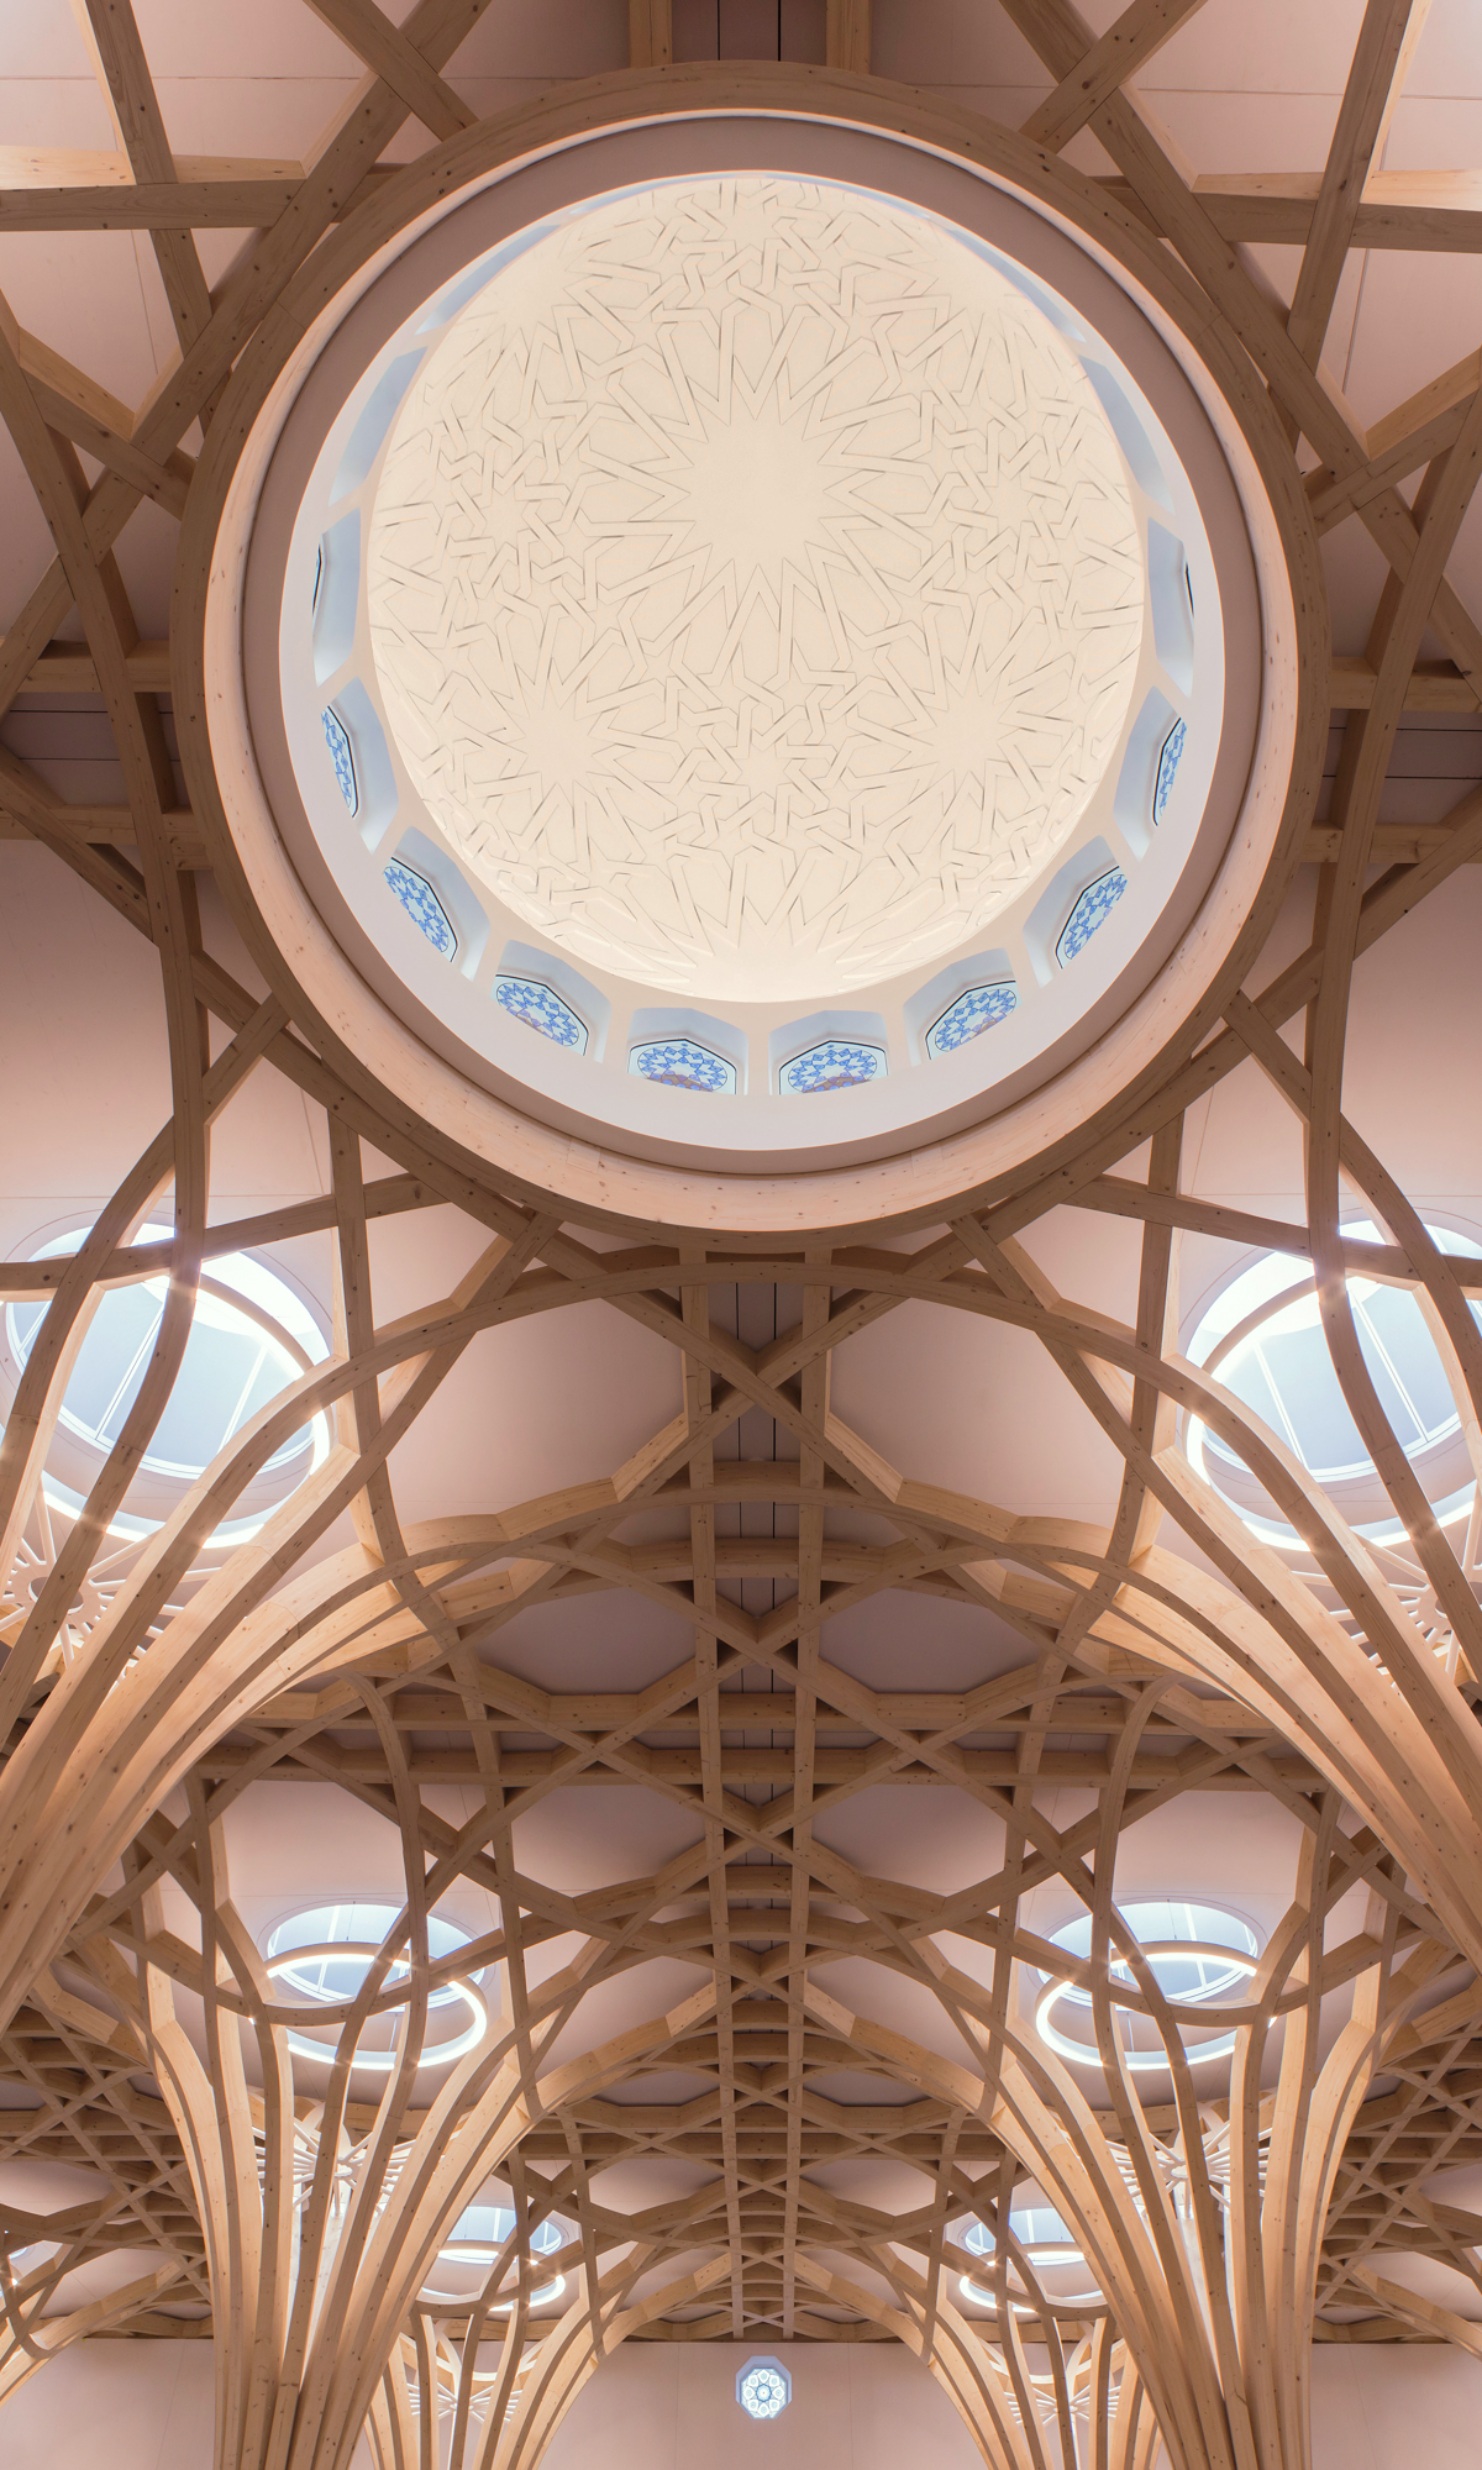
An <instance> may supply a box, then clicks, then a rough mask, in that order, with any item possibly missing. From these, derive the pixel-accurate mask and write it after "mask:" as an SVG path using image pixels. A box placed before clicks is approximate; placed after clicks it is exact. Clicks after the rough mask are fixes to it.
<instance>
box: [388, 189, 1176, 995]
mask: <svg viewBox="0 0 1482 2470" xmlns="http://www.w3.org/2000/svg"><path fill="white" fill-rule="evenodd" d="M366 530H367V548H366V565H367V573H366V603H367V611H368V620H369V638H370V652H371V657H372V660H373V662H374V668H375V678H376V682H377V684H378V686H379V689H380V696H381V703H382V709H383V711H384V714H385V717H386V720H387V724H388V728H389V733H390V736H391V738H392V740H393V742H394V745H395V747H396V750H397V752H398V754H399V756H400V758H401V761H402V763H403V765H404V766H405V769H406V772H407V775H408V777H409V780H410V783H411V785H412V787H413V788H414V789H415V791H416V793H417V795H418V796H419V798H420V799H421V801H422V803H423V805H424V806H425V807H426V809H427V810H428V812H429V813H430V814H431V815H432V817H433V818H434V819H435V821H436V823H437V825H438V826H439V828H440V830H441V832H442V833H443V835H444V836H445V838H446V840H447V842H448V844H449V847H450V849H451V850H452V851H453V852H454V853H456V855H457V856H458V857H460V858H461V859H463V860H464V861H466V863H467V866H468V868H469V870H470V872H471V874H472V875H473V877H474V879H475V881H476V883H478V884H480V885H484V886H487V887H488V888H489V890H491V891H492V892H493V893H494V894H495V896H496V898H497V899H499V900H500V901H501V902H502V903H503V904H504V905H505V907H506V908H508V909H509V910H511V911H512V912H513V913H514V914H515V915H516V916H517V917H518V918H519V919H521V920H522V921H523V922H524V924H525V925H526V926H527V927H529V928H531V929H534V930H535V931H536V932H537V933H540V934H542V935H544V936H547V937H548V938H549V939H550V941H551V943H552V944H553V945H555V947H556V948H557V949H558V950H560V951H563V952H568V953H570V954H571V955H572V956H573V957H574V958H576V959H577V960H579V961H582V962H585V963H587V964H589V965H591V966H593V967H596V968H598V969H602V970H609V971H612V972H613V973H615V974H616V975H618V976H620V977H623V978H628V979H632V980H636V981H638V982H639V983H640V984H642V985H644V986H648V987H653V988H656V989H659V990H661V991H662V992H663V993H665V994H668V995H672V996H693V997H695V998H696V999H698V1000H700V1001H722V1002H724V1001H732V1002H736V1003H742V1004H750V1003H756V1002H759V1001H760V1002H767V1001H774V1000H775V1001H781V1002H794V1001H804V1000H810V999H811V1000H816V1001H821V1000H823V999H824V998H826V997H835V996H847V995H848V994H850V993H851V992H852V991H853V990H854V989H855V988H858V987H862V986H870V985H873V984H874V983H875V982H876V981H877V980H880V979H886V978H895V977H896V976H898V975H899V973H900V971H901V969H902V967H903V965H904V966H908V967H909V966H912V965H917V964H925V963H928V962H932V961H936V960H939V959H941V958H942V957H943V956H944V955H945V954H947V953H948V952H950V951H952V950H954V949H955V948H956V947H957V946H958V945H960V944H961V943H962V942H963V941H964V940H965V939H966V938H968V937H970V936H974V935H979V934H982V933H983V932H985V931H986V929H987V928H988V927H989V926H990V925H991V924H992V922H993V920H994V919H995V918H997V917H998V916H999V915H1000V914H1001V913H1002V912H1003V911H1004V910H1005V909H1006V908H1007V907H1008V906H1009V904H1010V903H1011V902H1012V901H1013V899H1014V898H1015V895H1016V894H1018V893H1019V892H1021V891H1022V890H1023V889H1024V887H1025V886H1026V885H1027V884H1029V883H1031V882H1033V881H1035V880H1037V879H1038V878H1039V877H1040V876H1041V875H1042V874H1043V872H1044V871H1045V869H1046V867H1047V866H1048V865H1049V864H1050V863H1051V861H1052V860H1053V859H1054V858H1055V857H1056V856H1057V854H1058V853H1059V851H1060V850H1061V849H1062V848H1063V847H1064V846H1065V843H1066V840H1067V838H1068V836H1069V835H1070V834H1071V832H1072V831H1073V830H1074V828H1075V825H1076V824H1077V822H1078V821H1079V820H1080V818H1081V816H1082V814H1083V813H1084V812H1085V808H1086V805H1087V802H1088V800H1089V799H1090V797H1091V795H1092V793H1093V791H1094V790H1095V789H1096V787H1097V786H1098V784H1099V783H1100V782H1101V780H1102V779H1103V778H1104V776H1105V773H1106V769H1107V766H1108V764H1109V763H1110V761H1111V759H1112V756H1113V753H1114V751H1115V749H1116V746H1117V742H1118V739H1119V737H1120V736H1121V733H1122V730H1123V726H1124V723H1125V721H1126V718H1127V707H1128V704H1129V702H1130V700H1131V696H1132V690H1133V686H1134V683H1135V680H1136V675H1137V666H1138V652H1139V649H1140V646H1141V641H1142V634H1143V621H1144V599H1145V573H1144V559H1143V554H1142V540H1141V535H1140V528H1139V524H1138V520H1137V514H1136V511H1135V508H1134V505H1133V488H1132V485H1131V483H1130V482H1129V479H1128V476H1127V473H1126V470H1125V468H1124V465H1123V460H1122V456H1121V453H1120V451H1119V449H1118V446H1117V443H1116V439H1115V436H1114V434H1113V431H1112V427H1111V423H1110V421H1109V420H1108V418H1107V416H1106V412H1105V410H1104V409H1103V407H1102V404H1101V402H1100V400H1099V398H1098V396H1097V394H1096V391H1095V388H1094V387H1093V385H1092V383H1091V379H1090V377H1089V376H1088V375H1087V373H1086V371H1085V369H1084V368H1083V367H1082V365H1081V362H1080V360H1079V358H1078V357H1077V355H1076V353H1075V351H1074V350H1073V349H1072V348H1071V346H1070V344H1069V343H1068V342H1067V341H1066V339H1065V337H1064V335H1063V334H1062V333H1060V332H1059V331H1058V330H1057V328H1056V327H1055V325H1054V324H1052V322H1051V320H1050V318H1049V317H1048V316H1047V315H1046V314H1045V311H1044V310H1043V309H1042V308H1040V307H1038V306H1037V305H1036V304H1035V303H1034V302H1033V301H1031V300H1029V299H1027V298H1026V297H1025V295H1024V293H1023V291H1022V290H1021V289H1019V288H1018V286H1016V285H1015V284H1014V283H1013V282H1012V281H1011V280H1010V279H1009V277H1008V275H1006V274H1004V273H1002V272H1000V270H999V269H998V268H997V267H996V266H995V265H994V264H993V263H992V262H991V260H990V259H989V258H988V257H987V256H986V255H985V254H984V252H983V251H982V250H981V249H980V248H975V247H973V246H972V245H971V244H970V243H969V242H968V240H967V236H966V235H965V234H963V233H962V232H960V231H958V230H956V229H954V228H953V227H952V226H951V225H949V224H947V223H945V222H943V221H941V220H940V219H939V218H937V217H935V216H928V215H923V214H921V213H919V212H914V211H911V210H908V209H907V208H905V207H904V206H902V205H901V204H900V203H898V202H897V201H895V200H893V199H891V198H887V197H881V196H871V195H869V194H866V193H863V192H859V191H853V190H849V189H845V188H843V187H841V186H839V185H838V184H837V183H831V182H823V181H805V180H797V179H779V178H775V177H772V178H768V177H764V176H763V175H761V174H755V173H754V174H751V175H749V176H742V177H737V178H729V179H706V180H676V181H672V182H668V183H665V184H663V185H662V186H657V187H653V188H648V189H640V190H637V191H632V190H629V191H624V192H622V193H621V194H619V195H618V196H616V197H608V198H605V199H602V200H599V201H598V202H596V203H595V204H593V205H590V206H588V207H587V208H585V209H584V211H583V212H581V213H580V214H575V215H572V216H570V217H567V218H564V219H557V220H555V221H554V222H552V223H550V224H548V225H547V226H546V228H545V229H544V230H543V231H541V232H540V233H539V234H538V235H537V236H536V237H535V238H534V239H533V240H532V242H531V245H530V246H529V247H528V248H526V249H524V250H523V251H522V252H521V253H520V254H519V255H518V256H517V257H516V258H514V259H513V261H512V262H509V263H506V264H504V265H502V266H499V267H497V268H495V269H494V270H492V271H491V272H490V273H489V274H488V277H487V280H486V281H485V282H484V284H483V286H482V287H481V288H480V290H479V291H477V292H476V293H475V294H474V296H473V298H472V299H471V300H469V301H468V303H467V304H466V306H464V307H463V308H461V309H459V310H457V311H456V312H455V314H454V315H453V316H452V317H451V319H450V320H449V322H448V325H447V327H446V329H445V330H444V332H443V334H442V336H441V338H440V339H439V340H437V341H436V342H435V343H434V345H433V347H432V348H431V350H430V351H429V352H428V354H427V355H426V357H425V359H424V360H423V361H422V362H421V364H420V366H419V368H418V370H417V373H416V375H415V376H414V378H413V380H412V382H411V385H410V387H409V388H408V391H407V394H406V397H405V399H404V401H403V403H402V406H401V409H400V411H399V413H398V415H397V418H396V421H395V424H394V426H393V429H392V432H391V436H390V440H389V443H388V445H387V447H386V450H385V454H384V457H383V459H382V462H381V466H380V471H379V476H378V478H377V479H376V482H375V485H374V489H373V491H372V492H371V493H370V496H369V503H368V508H367V520H366Z"/></svg>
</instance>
